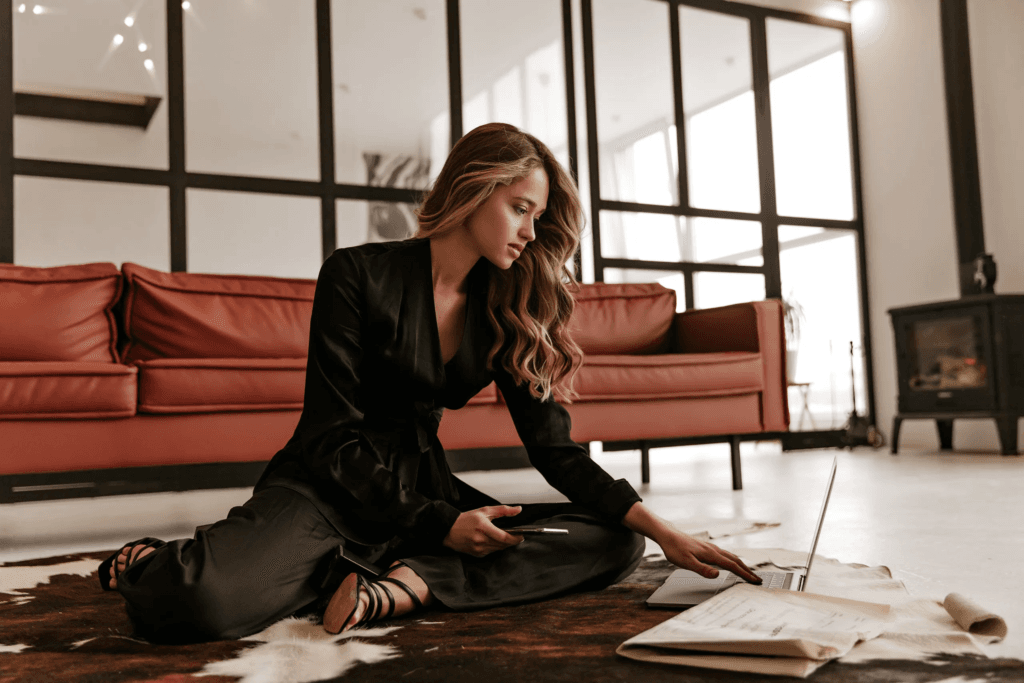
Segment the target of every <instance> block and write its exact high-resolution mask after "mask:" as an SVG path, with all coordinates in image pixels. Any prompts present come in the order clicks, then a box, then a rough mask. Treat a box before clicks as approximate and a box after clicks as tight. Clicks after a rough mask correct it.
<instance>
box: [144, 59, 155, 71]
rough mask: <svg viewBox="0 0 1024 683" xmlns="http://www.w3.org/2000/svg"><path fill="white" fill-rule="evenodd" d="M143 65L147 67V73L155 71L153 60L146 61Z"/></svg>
mask: <svg viewBox="0 0 1024 683" xmlns="http://www.w3.org/2000/svg"><path fill="white" fill-rule="evenodd" d="M143 64H144V65H145V67H146V70H147V71H152V70H153V60H152V59H147V60H146V61H144V62H143Z"/></svg>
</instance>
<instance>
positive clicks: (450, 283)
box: [428, 228, 480, 294]
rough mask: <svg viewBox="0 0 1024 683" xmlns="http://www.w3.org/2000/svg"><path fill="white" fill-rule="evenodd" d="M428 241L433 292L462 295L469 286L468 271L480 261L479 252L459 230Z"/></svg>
mask: <svg viewBox="0 0 1024 683" xmlns="http://www.w3.org/2000/svg"><path fill="white" fill-rule="evenodd" d="M428 239H429V240H430V269H431V277H432V279H433V285H434V291H435V292H453V293H454V292H458V293H460V294H464V293H465V292H466V290H467V289H468V286H469V282H468V278H469V271H471V270H472V269H473V266H475V265H476V262H477V261H479V260H480V253H479V251H477V249H476V248H475V247H474V246H473V244H472V243H471V242H470V241H469V239H468V235H466V232H465V231H464V230H462V229H460V228H456V229H455V230H452V231H451V232H448V233H445V234H444V235H438V236H436V237H430V238H428Z"/></svg>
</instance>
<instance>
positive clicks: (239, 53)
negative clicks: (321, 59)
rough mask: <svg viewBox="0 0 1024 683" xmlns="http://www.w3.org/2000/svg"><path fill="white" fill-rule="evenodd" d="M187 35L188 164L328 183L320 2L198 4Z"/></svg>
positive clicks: (192, 9)
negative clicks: (322, 136) (320, 98)
mask: <svg viewBox="0 0 1024 683" xmlns="http://www.w3.org/2000/svg"><path fill="white" fill-rule="evenodd" d="M155 4H157V6H159V3H155ZM184 31H185V36H184V37H185V123H186V125H185V133H186V142H187V154H186V163H187V165H188V170H190V171H200V172H207V173H228V174H237V175H253V176H265V177H277V178H299V179H304V180H318V179H319V178H320V143H319V132H318V131H319V129H318V126H317V118H318V109H317V83H316V26H315V4H314V3H312V2H203V3H198V2H192V3H190V6H189V9H188V10H186V11H185V13H184Z"/></svg>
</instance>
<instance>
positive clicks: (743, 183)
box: [679, 7, 761, 213]
mask: <svg viewBox="0 0 1024 683" xmlns="http://www.w3.org/2000/svg"><path fill="white" fill-rule="evenodd" d="M679 33H680V41H679V42H680V51H681V60H682V66H683V110H684V112H685V118H686V168H687V183H688V188H689V193H690V205H691V206H694V207H699V208H702V209H721V210H725V211H747V212H751V213H756V212H759V211H760V210H761V195H760V189H759V188H760V182H759V179H758V171H757V169H758V166H757V128H756V123H755V118H754V92H753V82H754V81H753V66H752V62H751V57H750V21H749V20H748V19H744V18H742V17H735V16H731V15H728V14H721V13H719V12H709V11H706V10H699V9H693V8H692V7H680V8H679Z"/></svg>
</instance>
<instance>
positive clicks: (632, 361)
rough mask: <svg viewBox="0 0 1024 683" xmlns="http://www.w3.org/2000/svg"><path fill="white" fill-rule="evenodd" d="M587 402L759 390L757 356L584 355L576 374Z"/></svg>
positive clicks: (578, 387) (761, 375)
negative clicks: (581, 364)
mask: <svg viewBox="0 0 1024 683" xmlns="http://www.w3.org/2000/svg"><path fill="white" fill-rule="evenodd" d="M575 386H576V391H577V392H579V395H580V397H579V398H578V399H576V400H577V401H580V402H585V401H630V400H633V401H641V400H651V399H665V398H687V397H691V396H735V395H738V394H749V393H754V392H758V391H761V390H762V389H763V388H764V373H763V372H762V369H761V356H760V355H758V354H756V353H747V352H740V351H735V352H728V353H685V354H677V353H672V354H660V355H656V356H622V355H616V356H607V355H604V356H599V355H595V356H586V357H585V358H584V359H583V367H581V368H580V371H579V373H577V375H576V384H575Z"/></svg>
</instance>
